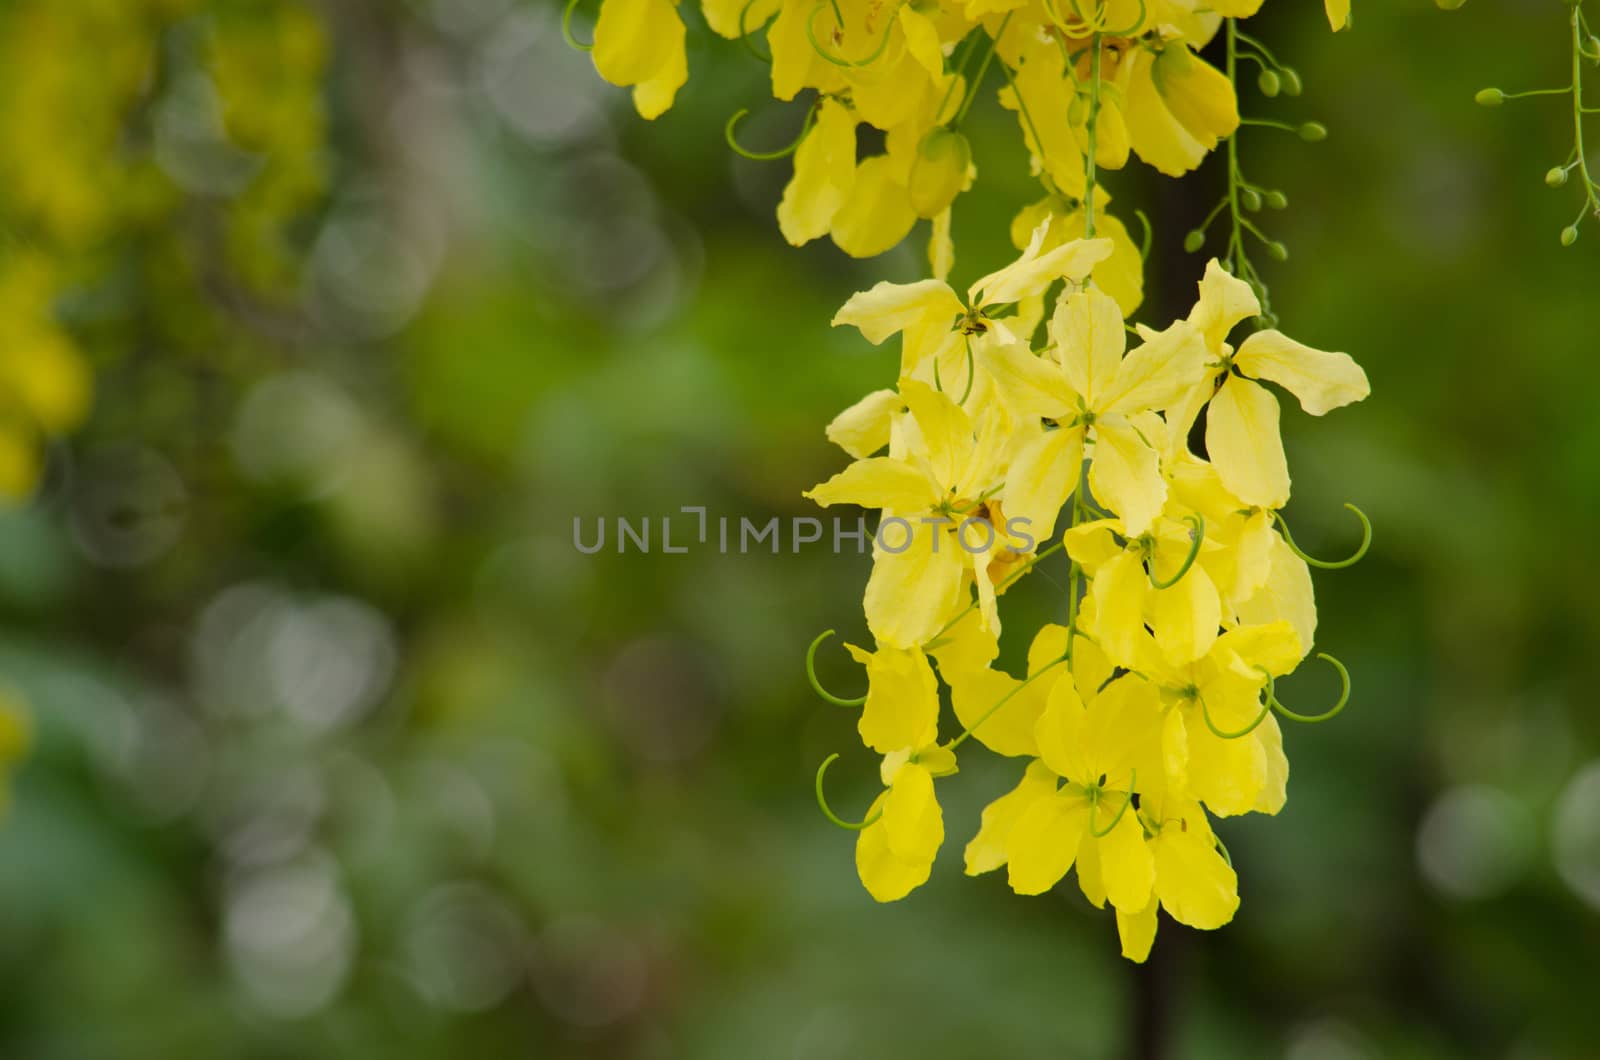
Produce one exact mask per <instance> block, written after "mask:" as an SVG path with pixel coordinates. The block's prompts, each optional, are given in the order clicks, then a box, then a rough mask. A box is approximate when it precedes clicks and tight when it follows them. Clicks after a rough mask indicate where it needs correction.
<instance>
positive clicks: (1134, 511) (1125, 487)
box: [1089, 415, 1167, 537]
mask: <svg viewBox="0 0 1600 1060" xmlns="http://www.w3.org/2000/svg"><path fill="white" fill-rule="evenodd" d="M1093 436H1094V457H1093V459H1092V460H1091V461H1090V463H1089V487H1090V489H1092V490H1093V491H1094V495H1095V496H1096V497H1098V498H1099V499H1100V500H1102V501H1104V502H1105V503H1106V504H1107V505H1108V506H1110V508H1111V510H1112V511H1114V512H1116V513H1117V514H1118V515H1120V516H1121V517H1122V522H1123V525H1124V527H1126V529H1127V533H1128V534H1129V535H1130V536H1133V537H1137V536H1138V535H1140V534H1142V533H1144V532H1145V531H1146V530H1148V529H1149V528H1150V524H1151V523H1152V522H1154V521H1155V518H1156V516H1158V515H1160V514H1161V509H1162V508H1163V507H1164V506H1165V505H1166V503H1167V480H1166V479H1164V478H1162V477H1161V458H1160V457H1159V456H1158V455H1157V454H1156V451H1155V450H1154V449H1152V448H1151V447H1150V445H1149V444H1148V443H1147V442H1146V441H1145V439H1144V438H1142V437H1140V435H1139V432H1138V431H1137V430H1135V429H1134V428H1133V426H1132V425H1131V424H1130V423H1128V421H1127V420H1125V419H1123V418H1122V417H1121V416H1115V415H1108V416H1102V417H1101V418H1100V419H1099V420H1098V421H1097V422H1096V423H1095V426H1094V430H1093Z"/></svg>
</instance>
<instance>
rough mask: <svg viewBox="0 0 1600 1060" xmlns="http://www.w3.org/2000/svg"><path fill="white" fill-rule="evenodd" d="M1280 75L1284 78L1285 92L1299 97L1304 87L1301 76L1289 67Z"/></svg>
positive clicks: (1280, 72)
mask: <svg viewBox="0 0 1600 1060" xmlns="http://www.w3.org/2000/svg"><path fill="white" fill-rule="evenodd" d="M1279 75H1280V76H1281V77H1282V78H1283V90H1284V91H1285V92H1287V93H1289V95H1291V96H1298V95H1299V94H1300V89H1301V88H1302V87H1304V86H1302V85H1301V83H1300V75H1299V74H1298V73H1296V72H1295V71H1294V69H1293V68H1292V67H1288V66H1285V67H1284V68H1283V69H1282V70H1280V71H1279Z"/></svg>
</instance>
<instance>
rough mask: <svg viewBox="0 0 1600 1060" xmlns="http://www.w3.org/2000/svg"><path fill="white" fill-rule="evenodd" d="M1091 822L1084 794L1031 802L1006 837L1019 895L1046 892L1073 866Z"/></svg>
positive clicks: (1013, 883) (1013, 885)
mask: <svg viewBox="0 0 1600 1060" xmlns="http://www.w3.org/2000/svg"><path fill="white" fill-rule="evenodd" d="M1088 822H1089V804H1088V802H1087V801H1086V800H1085V799H1084V798H1083V796H1082V795H1071V794H1065V793H1058V794H1055V795H1052V796H1050V797H1049V798H1045V799H1039V800H1038V801H1036V802H1034V803H1033V804H1032V805H1030V806H1029V807H1028V808H1027V809H1026V810H1025V811H1023V813H1022V815H1021V816H1020V817H1019V818H1018V819H1017V823H1016V824H1015V825H1013V826H1012V828H1011V833H1010V835H1008V836H1006V869H1007V872H1006V875H1007V880H1008V882H1010V884H1011V889H1012V890H1013V891H1015V892H1017V893H1018V894H1043V893H1044V892H1046V891H1048V890H1049V889H1050V888H1052V887H1054V886H1055V885H1056V883H1057V882H1058V881H1059V880H1060V879H1061V877H1063V876H1065V875H1066V874H1067V870H1069V869H1071V868H1072V862H1073V860H1074V859H1075V858H1076V857H1077V853H1078V844H1079V843H1080V842H1081V841H1082V839H1083V830H1084V828H1086V827H1087V826H1088Z"/></svg>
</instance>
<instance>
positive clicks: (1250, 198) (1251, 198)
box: [1239, 188, 1261, 213]
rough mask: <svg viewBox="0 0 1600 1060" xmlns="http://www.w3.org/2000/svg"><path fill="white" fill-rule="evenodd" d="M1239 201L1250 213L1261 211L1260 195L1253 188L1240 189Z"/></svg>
mask: <svg viewBox="0 0 1600 1060" xmlns="http://www.w3.org/2000/svg"><path fill="white" fill-rule="evenodd" d="M1239 201H1240V202H1242V203H1244V208H1245V209H1246V210H1249V211H1250V212H1251V213H1255V212H1256V211H1258V210H1260V209H1261V193H1260V192H1258V191H1256V189H1254V188H1243V189H1240V191H1239Z"/></svg>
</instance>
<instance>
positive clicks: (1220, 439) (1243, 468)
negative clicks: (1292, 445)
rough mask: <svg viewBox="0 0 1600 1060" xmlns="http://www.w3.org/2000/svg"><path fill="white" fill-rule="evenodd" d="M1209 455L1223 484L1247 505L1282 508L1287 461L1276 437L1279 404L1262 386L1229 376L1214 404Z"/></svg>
mask: <svg viewBox="0 0 1600 1060" xmlns="http://www.w3.org/2000/svg"><path fill="white" fill-rule="evenodd" d="M1206 451H1207V452H1208V453H1209V454H1210V455H1211V462H1212V464H1213V465H1215V466H1216V469H1217V474H1218V475H1220V476H1221V478H1222V484H1223V485H1224V486H1226V487H1228V489H1229V491H1230V492H1232V493H1233V494H1234V495H1235V496H1236V497H1238V498H1239V499H1240V500H1241V501H1243V502H1244V503H1245V504H1247V505H1250V506H1252V507H1259V508H1282V507H1283V506H1284V504H1285V503H1287V502H1288V500H1289V461H1288V458H1287V457H1285V456H1284V455H1283V439H1282V438H1281V437H1280V436H1279V434H1278V399H1277V398H1275V397H1273V396H1272V395H1271V394H1270V393H1268V392H1267V390H1266V389H1265V388H1264V387H1262V386H1261V385H1260V384H1257V383H1252V382H1250V381H1249V380H1248V379H1242V378H1240V377H1239V376H1236V375H1230V376H1229V377H1228V379H1227V381H1226V382H1224V383H1223V384H1222V388H1221V389H1220V390H1218V391H1217V394H1216V396H1215V397H1213V398H1212V399H1211V409H1210V412H1209V414H1208V417H1207V420H1206Z"/></svg>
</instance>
